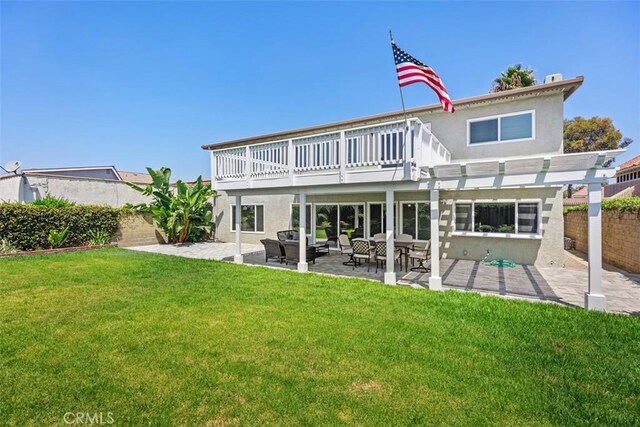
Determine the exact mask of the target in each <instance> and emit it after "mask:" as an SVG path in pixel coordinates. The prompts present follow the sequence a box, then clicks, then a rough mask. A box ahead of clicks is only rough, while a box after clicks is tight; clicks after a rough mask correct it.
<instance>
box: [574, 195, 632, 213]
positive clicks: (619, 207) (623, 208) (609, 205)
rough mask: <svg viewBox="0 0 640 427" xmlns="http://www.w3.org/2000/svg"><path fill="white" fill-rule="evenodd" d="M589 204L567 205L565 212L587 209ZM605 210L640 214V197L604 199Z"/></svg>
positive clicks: (603, 206)
mask: <svg viewBox="0 0 640 427" xmlns="http://www.w3.org/2000/svg"><path fill="white" fill-rule="evenodd" d="M587 210H589V205H588V204H582V205H575V206H567V207H565V208H564V212H565V213H567V212H575V211H587ZM602 210H603V211H616V212H621V213H622V212H631V213H635V214H638V215H640V197H637V196H633V197H619V198H616V199H604V200H603V201H602Z"/></svg>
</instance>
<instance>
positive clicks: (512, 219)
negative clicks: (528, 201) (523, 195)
mask: <svg viewBox="0 0 640 427" xmlns="http://www.w3.org/2000/svg"><path fill="white" fill-rule="evenodd" d="M473 215H474V218H475V221H474V227H473V231H477V232H480V233H513V232H515V231H516V204H515V203H476V204H475V206H474V210H473Z"/></svg>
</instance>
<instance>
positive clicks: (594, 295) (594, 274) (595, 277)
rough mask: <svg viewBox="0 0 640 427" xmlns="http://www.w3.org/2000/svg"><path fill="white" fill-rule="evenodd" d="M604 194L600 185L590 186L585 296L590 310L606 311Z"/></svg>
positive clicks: (585, 301) (585, 303)
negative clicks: (604, 289) (604, 287)
mask: <svg viewBox="0 0 640 427" xmlns="http://www.w3.org/2000/svg"><path fill="white" fill-rule="evenodd" d="M601 203H602V193H601V185H600V184H599V183H596V184H589V254H588V255H589V291H588V292H586V293H585V294H584V306H585V308H586V309H588V310H597V311H604V310H605V308H606V298H605V296H604V294H603V293H602V206H601Z"/></svg>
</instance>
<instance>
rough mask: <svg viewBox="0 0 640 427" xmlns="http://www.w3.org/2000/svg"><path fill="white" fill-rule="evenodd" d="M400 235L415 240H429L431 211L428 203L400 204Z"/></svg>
mask: <svg viewBox="0 0 640 427" xmlns="http://www.w3.org/2000/svg"><path fill="white" fill-rule="evenodd" d="M402 233H404V234H409V235H411V236H412V237H413V238H414V239H416V240H429V239H431V209H430V205H429V203H421V202H417V203H406V202H405V203H403V204H402Z"/></svg>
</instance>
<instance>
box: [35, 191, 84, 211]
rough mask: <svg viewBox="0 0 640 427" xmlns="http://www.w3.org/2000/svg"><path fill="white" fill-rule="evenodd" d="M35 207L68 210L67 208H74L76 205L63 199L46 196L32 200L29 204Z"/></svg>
mask: <svg viewBox="0 0 640 427" xmlns="http://www.w3.org/2000/svg"><path fill="white" fill-rule="evenodd" d="M31 204H32V205H36V206H47V207H49V208H68V207H69V206H75V205H76V203H75V202H72V201H71V200H69V199H65V198H64V197H56V196H53V195H51V194H47V195H46V196H45V197H44V198H42V199H38V200H34V201H33V202H31Z"/></svg>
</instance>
